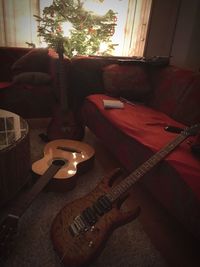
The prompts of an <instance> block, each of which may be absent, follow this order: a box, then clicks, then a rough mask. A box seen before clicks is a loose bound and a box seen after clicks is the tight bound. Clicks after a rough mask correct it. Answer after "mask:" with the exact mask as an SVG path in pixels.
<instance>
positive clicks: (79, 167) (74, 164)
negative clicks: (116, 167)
mask: <svg viewBox="0 0 200 267" xmlns="http://www.w3.org/2000/svg"><path fill="white" fill-rule="evenodd" d="M94 155H95V151H94V149H93V148H92V147H91V146H89V145H88V144H86V143H84V142H80V141H75V140H67V139H58V140H54V141H51V142H49V143H47V145H46V146H45V148H44V157H43V158H41V159H40V160H38V161H36V162H34V163H33V165H32V171H33V172H34V173H35V174H37V175H39V176H42V175H43V174H44V173H45V172H46V170H47V169H48V168H49V167H50V166H51V165H52V164H57V163H56V162H59V161H63V165H62V166H61V167H60V169H59V170H58V171H57V173H56V174H55V175H54V176H53V177H52V179H51V180H50V181H49V183H48V185H47V189H48V190H52V191H60V192H62V191H66V190H68V189H72V188H74V186H75V185H76V180H77V176H78V175H79V174H82V173H84V172H86V171H87V170H88V169H89V168H91V167H92V165H93V162H94Z"/></svg>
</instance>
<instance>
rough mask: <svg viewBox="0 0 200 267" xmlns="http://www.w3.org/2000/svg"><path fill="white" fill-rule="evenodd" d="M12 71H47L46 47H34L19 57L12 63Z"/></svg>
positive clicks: (16, 72) (14, 72) (15, 72)
mask: <svg viewBox="0 0 200 267" xmlns="http://www.w3.org/2000/svg"><path fill="white" fill-rule="evenodd" d="M11 69H12V73H13V74H14V75H18V74H20V73H24V72H46V73H48V72H49V56H48V49H47V48H35V49H33V50H31V51H30V52H28V53H27V54H26V55H24V56H22V57H21V58H19V59H18V60H17V61H16V62H15V63H14V64H13V65H12V68H11Z"/></svg>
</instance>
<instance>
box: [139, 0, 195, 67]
mask: <svg viewBox="0 0 200 267" xmlns="http://www.w3.org/2000/svg"><path fill="white" fill-rule="evenodd" d="M199 18H200V1H199V0H190V1H189V0H168V1H167V0H164V1H160V0H154V1H153V5H152V10H151V18H150V23H149V30H148V37H147V42H146V46H145V52H144V55H145V56H154V55H159V56H171V63H172V64H174V65H177V66H180V67H184V68H188V69H193V70H199V68H200V52H199V50H200V49H199V47H200V30H199V29H200V19H199Z"/></svg>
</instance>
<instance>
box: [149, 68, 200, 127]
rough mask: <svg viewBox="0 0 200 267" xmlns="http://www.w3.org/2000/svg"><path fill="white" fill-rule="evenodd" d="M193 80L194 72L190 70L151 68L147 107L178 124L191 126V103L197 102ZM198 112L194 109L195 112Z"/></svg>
mask: <svg viewBox="0 0 200 267" xmlns="http://www.w3.org/2000/svg"><path fill="white" fill-rule="evenodd" d="M194 79H195V75H194V72H192V71H190V70H184V69H181V68H177V67H174V66H169V67H166V68H152V70H151V82H152V86H153V91H152V94H151V98H150V101H149V103H148V105H149V106H150V107H152V108H154V109H157V110H159V111H161V112H164V113H165V114H167V115H169V116H170V117H172V118H174V119H175V120H178V121H179V122H182V123H185V124H189V125H190V124H192V123H193V122H194V121H193V120H191V123H190V121H189V120H190V118H191V117H192V116H193V115H192V114H191V111H192V105H191V103H192V102H193V101H197V100H195V94H196V97H197V95H198V91H199V90H198V87H197V86H196V88H194V86H193V85H192V83H193V80H194ZM194 89H195V90H194ZM192 91H193V93H192ZM192 94H193V96H192ZM186 96H187V97H186ZM187 102H188V104H189V106H190V108H189V107H188V105H187ZM198 110H199V109H198V108H196V107H195V112H197V111H198ZM181 113H182V114H181ZM189 113H190V114H189Z"/></svg>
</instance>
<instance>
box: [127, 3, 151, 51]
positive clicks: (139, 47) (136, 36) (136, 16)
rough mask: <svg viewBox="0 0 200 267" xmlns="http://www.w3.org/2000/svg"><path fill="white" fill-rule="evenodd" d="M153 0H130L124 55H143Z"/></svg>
mask: <svg viewBox="0 0 200 267" xmlns="http://www.w3.org/2000/svg"><path fill="white" fill-rule="evenodd" d="M151 6H152V0H129V5H128V12H127V19H126V26H125V37H124V46H123V55H124V56H143V53H144V47H145V43H146V37H147V31H148V23H149V18H150V11H151Z"/></svg>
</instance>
